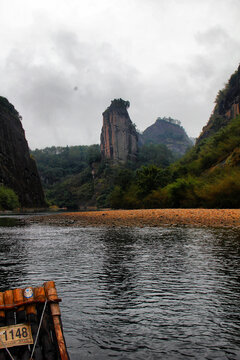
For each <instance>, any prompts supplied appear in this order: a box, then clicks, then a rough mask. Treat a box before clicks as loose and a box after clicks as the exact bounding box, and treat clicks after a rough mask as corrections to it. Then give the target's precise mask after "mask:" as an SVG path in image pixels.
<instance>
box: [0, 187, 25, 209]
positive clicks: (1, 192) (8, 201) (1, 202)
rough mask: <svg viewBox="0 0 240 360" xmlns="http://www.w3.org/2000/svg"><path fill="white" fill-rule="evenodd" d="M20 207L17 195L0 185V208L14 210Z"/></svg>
mask: <svg viewBox="0 0 240 360" xmlns="http://www.w3.org/2000/svg"><path fill="white" fill-rule="evenodd" d="M19 207H20V204H19V201H18V196H17V195H16V193H15V192H14V191H13V190H12V189H9V188H7V187H6V186H3V185H1V186H0V210H14V209H17V208H19Z"/></svg>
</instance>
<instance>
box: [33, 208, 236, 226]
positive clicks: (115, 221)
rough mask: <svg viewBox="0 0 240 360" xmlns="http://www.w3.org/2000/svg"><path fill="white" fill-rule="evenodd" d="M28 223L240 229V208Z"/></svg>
mask: <svg viewBox="0 0 240 360" xmlns="http://www.w3.org/2000/svg"><path fill="white" fill-rule="evenodd" d="M28 221H30V222H31V223H44V224H51V225H60V226H61V225H63V226H109V227H115V226H116V227H119V226H120V227H122V226H123V227H125V226H128V227H129V226H137V227H145V226H176V225H186V226H197V227H201V226H208V227H233V228H240V209H221V210H216V209H154V210H148V209H147V210H145V209H144V210H106V211H88V212H72V213H62V214H53V215H47V216H46V215H45V216H36V217H32V218H30V219H29V220H28Z"/></svg>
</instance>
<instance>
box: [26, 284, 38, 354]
mask: <svg viewBox="0 0 240 360" xmlns="http://www.w3.org/2000/svg"><path fill="white" fill-rule="evenodd" d="M23 295H24V298H25V300H27V301H28V303H27V305H26V314H27V319H28V321H29V323H30V324H31V329H32V336H33V341H34V342H35V339H36V335H37V332H38V320H37V307H36V304H35V303H31V301H34V290H33V288H32V287H28V288H26V289H25V290H24V293H23ZM34 359H35V360H43V355H42V350H41V347H40V344H39V340H37V343H36V347H35V351H34Z"/></svg>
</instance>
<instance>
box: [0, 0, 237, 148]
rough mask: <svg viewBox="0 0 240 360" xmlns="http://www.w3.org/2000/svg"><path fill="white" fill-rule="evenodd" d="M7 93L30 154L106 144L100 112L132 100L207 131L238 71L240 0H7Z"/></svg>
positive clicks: (0, 28)
mask: <svg viewBox="0 0 240 360" xmlns="http://www.w3.org/2000/svg"><path fill="white" fill-rule="evenodd" d="M0 6H1V11H0V32H1V34H0V39H1V40H0V44H1V51H0V74H1V81H0V95H1V96H5V97H7V98H8V100H9V101H10V102H11V103H12V104H13V105H14V106H15V108H16V109H17V110H18V111H19V113H20V114H21V115H22V117H23V120H22V124H23V127H24V129H25V132H26V138H27V140H28V143H29V146H30V147H31V148H32V149H35V148H43V147H45V146H52V145H59V146H66V145H88V144H93V143H99V141H100V140H99V139H100V131H101V127H102V112H103V111H104V110H105V109H106V107H107V106H109V105H110V102H111V100H113V99H114V98H120V97H121V98H123V99H124V100H129V101H130V104H131V106H130V108H129V114H130V117H131V119H132V121H133V122H134V123H135V124H136V125H137V128H138V129H139V130H144V129H145V128H146V127H147V126H149V125H151V124H153V123H154V122H155V120H156V118H157V117H159V116H160V117H164V116H167V117H168V116H171V117H173V118H175V119H179V120H180V121H181V122H182V125H183V126H184V128H185V129H186V131H187V133H188V135H189V136H193V137H196V136H198V135H199V133H200V131H201V129H202V127H203V126H204V125H205V124H206V123H207V121H208V118H209V116H210V113H211V111H212V110H213V107H214V100H215V97H216V95H217V92H218V90H220V89H221V88H223V87H224V84H225V83H226V82H227V81H228V79H229V77H230V75H231V74H232V73H233V72H234V71H235V70H236V69H237V67H238V64H239V59H240V56H239V52H240V38H239V34H240V22H239V14H240V1H238V0H201V1H199V0H121V1H119V0H118V1H117V0H70V1H66V0H48V1H47V0H41V1H37V0H36V1H32V0H21V1H19V0H11V1H9V0H0Z"/></svg>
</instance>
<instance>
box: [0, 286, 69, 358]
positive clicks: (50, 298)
mask: <svg viewBox="0 0 240 360" xmlns="http://www.w3.org/2000/svg"><path fill="white" fill-rule="evenodd" d="M60 301H61V299H59V298H58V295H57V290H56V287H55V283H54V281H48V282H46V283H44V285H43V286H41V287H35V288H33V287H28V288H25V289H14V290H6V291H5V292H0V360H8V359H11V360H12V359H14V360H69V356H68V352H67V348H66V343H65V339H64V335H63V328H62V322H61V313H60V307H59V302H60Z"/></svg>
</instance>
